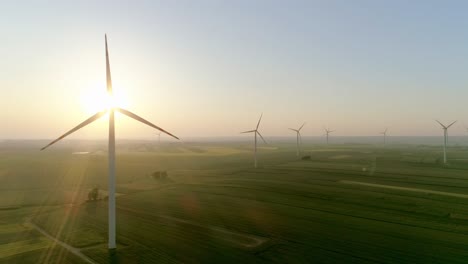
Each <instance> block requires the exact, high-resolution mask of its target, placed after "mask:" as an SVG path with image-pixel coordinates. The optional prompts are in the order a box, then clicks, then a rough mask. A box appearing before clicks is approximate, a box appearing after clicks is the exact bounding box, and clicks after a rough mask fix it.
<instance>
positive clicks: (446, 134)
mask: <svg viewBox="0 0 468 264" xmlns="http://www.w3.org/2000/svg"><path fill="white" fill-rule="evenodd" d="M436 122H437V123H439V124H440V125H441V126H442V129H443V130H444V164H447V150H446V149H447V142H448V132H447V129H449V127H451V126H452V125H453V124H455V123H456V122H457V121H453V122H452V123H451V124H450V125H448V126H444V125H443V124H442V123H441V122H439V120H436Z"/></svg>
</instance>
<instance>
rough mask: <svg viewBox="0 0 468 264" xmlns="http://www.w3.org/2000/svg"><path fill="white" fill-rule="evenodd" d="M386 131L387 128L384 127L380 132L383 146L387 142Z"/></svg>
mask: <svg viewBox="0 0 468 264" xmlns="http://www.w3.org/2000/svg"><path fill="white" fill-rule="evenodd" d="M387 131H388V128H385V131H384V132H380V134H382V135H383V144H384V146H385V143H386V142H387Z"/></svg>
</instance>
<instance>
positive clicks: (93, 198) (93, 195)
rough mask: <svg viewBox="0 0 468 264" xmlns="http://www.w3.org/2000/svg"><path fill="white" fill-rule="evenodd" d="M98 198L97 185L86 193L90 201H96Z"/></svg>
mask: <svg viewBox="0 0 468 264" xmlns="http://www.w3.org/2000/svg"><path fill="white" fill-rule="evenodd" d="M98 198H99V187H97V186H96V187H94V188H93V189H91V191H89V193H88V200H90V201H96V200H97V199H98Z"/></svg>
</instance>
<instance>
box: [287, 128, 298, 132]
mask: <svg viewBox="0 0 468 264" xmlns="http://www.w3.org/2000/svg"><path fill="white" fill-rule="evenodd" d="M288 129H289V130H292V131H296V132H298V131H297V129H294V128H288Z"/></svg>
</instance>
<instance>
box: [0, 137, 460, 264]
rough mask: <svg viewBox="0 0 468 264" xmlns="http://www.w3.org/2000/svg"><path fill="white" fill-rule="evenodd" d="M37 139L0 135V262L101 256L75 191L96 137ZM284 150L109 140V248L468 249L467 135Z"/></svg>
mask: <svg viewBox="0 0 468 264" xmlns="http://www.w3.org/2000/svg"><path fill="white" fill-rule="evenodd" d="M41 143H42V142H20V143H14V142H4V143H0V189H1V191H2V196H1V197H2V198H1V199H0V241H1V243H0V263H87V262H86V261H85V260H84V259H83V258H81V257H80V256H79V255H77V254H76V252H79V253H80V254H83V255H85V256H86V257H88V258H89V259H91V260H92V261H93V262H95V263H109V256H108V253H107V250H106V241H107V203H106V200H105V199H102V200H99V201H96V202H86V198H87V193H88V191H89V190H90V189H91V188H93V187H94V186H99V187H100V188H101V195H102V196H103V197H105V193H106V192H105V190H106V188H107V167H106V166H107V156H106V152H105V151H106V145H105V144H102V143H95V144H91V143H89V142H88V143H86V144H65V145H62V146H60V145H59V146H57V147H56V148H52V149H50V150H47V151H43V152H40V151H38V150H37V149H38V148H37V147H36V145H38V146H40V145H41ZM79 151H86V152H89V153H87V154H73V153H74V152H79ZM295 153H296V152H295V145H294V144H293V143H287V142H284V143H278V144H273V145H270V146H267V147H264V148H260V149H259V165H260V168H258V169H253V159H252V149H251V144H250V143H249V142H237V143H236V142H231V143H180V144H179V143H164V144H162V145H158V144H156V143H154V142H131V141H129V142H125V143H121V144H118V146H117V183H118V186H117V192H118V193H119V196H118V198H117V232H118V233H117V240H118V252H117V259H118V261H120V263H270V262H275V263H468V148H466V147H462V146H456V147H451V148H450V149H449V152H448V157H449V165H446V166H443V165H441V164H440V161H441V148H440V147H438V146H424V145H418V146H416V145H390V146H387V147H385V148H384V147H382V146H375V145H370V144H369V145H366V144H362V145H359V144H337V145H330V146H325V145H317V144H306V145H305V146H304V153H305V154H307V155H310V160H301V159H299V158H297V157H296V155H295ZM155 171H167V173H168V178H167V179H165V180H159V179H155V178H153V177H152V174H153V172H155ZM40 230H42V232H40ZM44 232H45V233H46V234H48V235H49V236H50V237H49V236H46V235H45V234H44ZM51 238H56V239H58V241H60V243H58V242H57V241H54V240H52V239H51ZM61 243H65V244H67V245H68V246H69V247H70V248H71V249H70V248H66V247H64V246H63V245H62V244H61Z"/></svg>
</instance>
